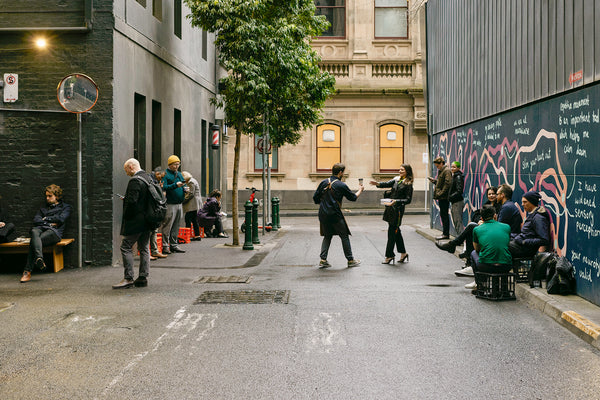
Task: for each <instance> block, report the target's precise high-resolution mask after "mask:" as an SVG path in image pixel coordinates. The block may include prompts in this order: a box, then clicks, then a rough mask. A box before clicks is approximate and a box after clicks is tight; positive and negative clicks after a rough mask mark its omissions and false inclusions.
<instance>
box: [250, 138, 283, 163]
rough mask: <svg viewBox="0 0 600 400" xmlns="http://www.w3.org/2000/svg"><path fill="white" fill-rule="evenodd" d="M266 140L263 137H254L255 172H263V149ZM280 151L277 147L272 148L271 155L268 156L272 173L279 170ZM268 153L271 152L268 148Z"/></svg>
mask: <svg viewBox="0 0 600 400" xmlns="http://www.w3.org/2000/svg"><path fill="white" fill-rule="evenodd" d="M263 143H264V140H263V138H262V137H261V136H258V135H254V171H262V170H263V153H262V151H261V149H262V148H263V147H262V146H263ZM278 150H279V149H278V148H277V147H272V148H271V153H270V154H266V156H267V157H269V166H270V167H271V171H273V172H277V170H278V169H279V151H278ZM267 151H269V147H268V146H267Z"/></svg>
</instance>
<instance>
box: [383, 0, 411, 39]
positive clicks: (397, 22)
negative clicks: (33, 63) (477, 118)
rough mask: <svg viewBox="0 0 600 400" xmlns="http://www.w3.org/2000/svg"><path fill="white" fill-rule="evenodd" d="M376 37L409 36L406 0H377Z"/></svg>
mask: <svg viewBox="0 0 600 400" xmlns="http://www.w3.org/2000/svg"><path fill="white" fill-rule="evenodd" d="M375 37H376V38H408V2H407V1H406V0H375Z"/></svg>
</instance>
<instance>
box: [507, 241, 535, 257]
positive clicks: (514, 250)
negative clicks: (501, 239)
mask: <svg viewBox="0 0 600 400" xmlns="http://www.w3.org/2000/svg"><path fill="white" fill-rule="evenodd" d="M508 251H510V254H511V255H512V257H513V258H527V257H533V256H535V253H537V251H538V248H537V247H528V246H523V245H522V244H518V243H517V242H515V241H514V240H511V241H510V242H509V243H508Z"/></svg>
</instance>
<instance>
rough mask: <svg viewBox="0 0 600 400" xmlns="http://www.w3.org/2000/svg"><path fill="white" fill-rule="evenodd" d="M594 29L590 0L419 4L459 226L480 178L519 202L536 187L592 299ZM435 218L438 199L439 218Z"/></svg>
mask: <svg viewBox="0 0 600 400" xmlns="http://www.w3.org/2000/svg"><path fill="white" fill-rule="evenodd" d="M446 21H453V22H454V23H452V24H448V23H446ZM598 32H600V5H599V4H598V3H597V2H593V1H576V2H571V1H563V0H551V1H546V0H532V1H527V2H520V1H517V0H511V1H502V2H499V1H494V0H485V1H482V0H467V1H463V0H460V1H459V0H429V1H428V3H427V52H426V55H427V76H428V86H427V99H428V101H427V105H428V115H429V122H430V123H429V131H430V134H431V156H432V157H436V156H438V155H441V156H444V157H446V158H448V159H450V160H451V161H453V160H458V161H460V162H462V164H463V171H464V173H465V198H466V201H465V209H464V213H463V219H464V222H465V223H466V222H467V221H468V219H469V217H470V214H471V213H472V212H473V211H474V210H475V209H477V208H479V207H480V206H481V205H482V204H483V202H485V200H486V198H485V192H486V190H485V189H486V187H488V186H491V185H494V186H497V185H500V184H503V183H506V184H508V185H510V186H511V187H512V188H513V190H514V194H513V200H514V201H515V202H516V203H519V204H520V202H521V198H522V195H523V194H524V193H525V192H527V191H529V190H536V191H539V192H540V193H541V195H542V203H543V205H544V207H545V208H546V209H547V210H549V212H550V215H551V220H552V226H551V233H552V237H553V247H554V250H555V251H556V252H557V253H558V254H560V255H562V256H565V257H567V258H568V259H569V260H570V261H571V262H572V263H573V265H574V267H575V270H576V278H577V293H578V294H579V295H581V296H582V297H585V298H586V299H588V300H590V301H592V302H594V303H596V304H600V226H599V225H598V221H597V218H595V215H596V214H597V212H596V197H597V190H598V189H597V188H598V187H600V169H599V168H598V163H596V158H598V154H599V153H598V152H597V151H596V150H598V146H599V145H598V143H599V142H598V141H597V140H595V139H596V138H597V136H598V129H597V128H598V126H599V124H600V111H599V110H600V96H599V95H598V93H600V92H599V91H598V89H599V88H600V86H599V81H600V52H599V51H598V40H597V38H598ZM595 149H596V150H595ZM521 211H522V214H523V217H525V211H524V210H521ZM438 214H439V213H438V212H437V209H436V208H435V205H434V206H433V207H432V215H433V218H432V224H433V225H436V226H440V221H439V215H438Z"/></svg>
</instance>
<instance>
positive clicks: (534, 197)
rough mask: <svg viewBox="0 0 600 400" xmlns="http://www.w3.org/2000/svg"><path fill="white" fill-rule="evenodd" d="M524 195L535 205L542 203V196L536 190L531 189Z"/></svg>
mask: <svg viewBox="0 0 600 400" xmlns="http://www.w3.org/2000/svg"><path fill="white" fill-rule="evenodd" d="M523 197H525V198H526V199H527V201H528V202H530V203H531V204H533V205H534V206H537V205H538V204H540V199H541V198H542V196H541V195H540V194H539V193H538V192H536V191H534V190H530V191H529V192H527V193H525V194H524V195H523Z"/></svg>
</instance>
